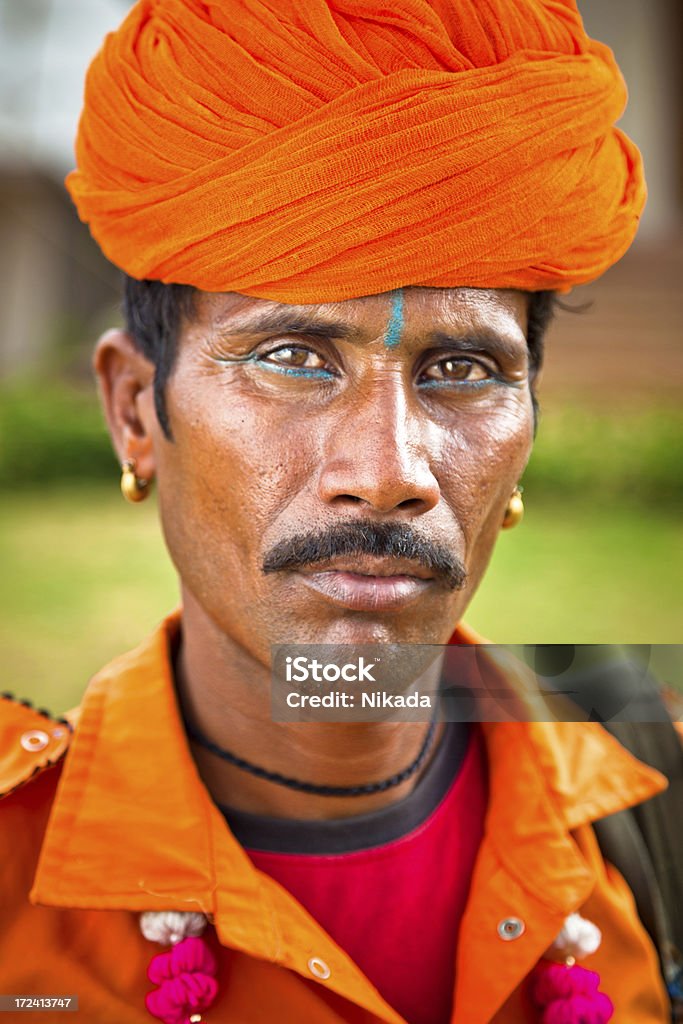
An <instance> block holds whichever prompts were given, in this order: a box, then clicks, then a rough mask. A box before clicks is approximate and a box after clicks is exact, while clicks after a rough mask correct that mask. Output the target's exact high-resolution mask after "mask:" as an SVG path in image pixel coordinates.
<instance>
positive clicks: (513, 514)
mask: <svg viewBox="0 0 683 1024" xmlns="http://www.w3.org/2000/svg"><path fill="white" fill-rule="evenodd" d="M523 518H524V502H523V501H522V488H521V487H515V489H514V491H513V492H512V495H511V497H510V500H509V501H508V503H507V508H506V509H505V515H504V516H503V529H504V530H510V529H512V527H513V526H517V525H518V524H519V523H521V521H522V519H523Z"/></svg>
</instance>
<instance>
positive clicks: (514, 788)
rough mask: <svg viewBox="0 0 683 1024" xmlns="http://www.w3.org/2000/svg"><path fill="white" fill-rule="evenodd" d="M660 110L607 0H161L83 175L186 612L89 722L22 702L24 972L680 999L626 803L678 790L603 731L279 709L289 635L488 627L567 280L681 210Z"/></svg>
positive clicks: (126, 36) (78, 991)
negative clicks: (657, 116) (480, 611)
mask: <svg viewBox="0 0 683 1024" xmlns="http://www.w3.org/2000/svg"><path fill="white" fill-rule="evenodd" d="M623 101H624V96H623V86H622V83H621V80H620V77H619V75H618V71H617V69H616V67H615V65H614V62H613V59H612V57H611V54H610V53H609V51H607V50H606V48H604V47H602V46H600V44H597V43H594V42H593V41H591V40H589V39H587V37H586V36H585V34H584V32H583V29H582V26H581V22H580V19H579V16H578V14H577V12H576V10H575V8H574V5H573V3H571V2H569V0H566V2H562V3H557V2H552V3H551V2H548V3H545V4H544V3H531V2H530V3H526V4H518V3H512V2H511V0H510V2H502V0H498V2H497V3H493V4H491V3H486V4H484V3H475V4H468V5H460V4H458V5H456V4H450V3H448V2H445V0H432V2H431V3H428V2H426V0H405V2H404V3H401V4H396V5H391V6H390V7H387V6H386V5H383V4H367V3H364V4H362V5H357V4H355V3H353V2H351V3H332V2H329V3H328V2H323V0H306V2H305V3H303V2H301V0H287V2H286V0H282V2H278V3H276V4H268V3H261V2H254V3H248V4H242V3H238V2H236V0H235V2H226V0H224V2H222V3H204V2H200V0H156V2H152V0H142V2H140V3H138V4H137V5H136V6H135V8H134V9H133V11H132V12H131V14H130V15H129V17H128V18H127V19H126V21H125V22H124V24H123V26H122V27H121V28H120V30H119V31H118V32H117V33H115V34H114V35H112V36H110V37H108V39H107V41H106V44H105V47H104V49H103V51H102V53H101V54H100V55H99V57H98V58H97V59H96V61H95V63H94V64H93V66H92V68H91V71H90V73H89V80H88V87H87V93H86V106H85V110H84V115H83V119H82V122H81V128H80V133H79V142H78V154H77V155H78V164H79V167H78V170H77V171H76V172H74V174H73V175H72V176H71V177H70V179H69V187H70V190H71V193H72V195H73V197H74V199H75V201H76V203H77V206H78V209H79V212H80V214H81V216H82V217H83V218H84V219H85V220H87V221H88V223H89V224H90V226H91V230H92V231H93V234H94V235H95V237H96V238H97V239H98V241H99V242H100V244H101V246H102V248H103V250H104V251H105V253H106V254H107V255H108V256H109V257H110V258H111V259H112V260H113V261H114V262H115V263H117V264H118V265H120V266H121V267H122V268H123V269H124V271H125V272H126V273H127V274H128V275H129V279H128V284H127V296H126V316H127V329H126V330H125V331H113V332H110V333H108V334H107V335H105V336H104V337H103V338H102V339H101V341H100V343H99V345H98V347H97V351H96V356H95V368H96V371H97V374H98V378H99V382H100V386H101V392H102V398H103V403H104V408H105V412H106V416H107V421H108V424H109V428H110V432H111V435H112V440H113V443H114V447H115V449H116V452H117V455H118V457H119V460H120V462H121V465H122V487H123V490H124V494H125V495H126V496H127V497H129V498H130V499H132V500H140V499H142V498H144V497H145V496H146V495H147V493H148V492H149V488H150V485H151V481H152V480H153V481H154V483H155V486H156V488H157V491H158V495H159V507H160V513H161V518H162V524H163V529H164V534H165V537H166V542H167V545H168V549H169V553H170V555H171V558H172V559H173V561H174V564H175V566H176V568H177V570H178V574H179V577H180V584H181V595H182V611H181V612H179V613H176V614H174V615H173V616H171V617H170V618H169V619H168V620H166V622H165V623H164V624H162V626H161V628H160V629H159V631H157V633H156V634H155V635H154V636H153V637H152V638H151V639H150V640H149V641H146V642H145V643H144V644H143V645H142V646H141V647H140V648H139V649H138V650H137V651H135V652H132V653H131V654H129V655H126V656H124V657H123V658H122V659H120V660H119V661H117V662H115V663H114V664H113V665H112V666H110V667H108V668H107V669H105V670H104V671H103V672H102V673H100V675H99V676H98V677H96V679H95V680H94V681H93V682H92V683H91V685H90V687H89V689H88V692H87V694H86V696H85V698H84V702H83V705H82V707H81V709H80V710H79V711H78V712H76V713H74V714H73V715H71V716H69V718H68V719H67V720H65V721H63V722H58V723H52V722H50V721H49V720H47V719H45V718H43V717H41V716H40V715H39V714H37V713H35V712H33V711H31V710H30V709H27V708H25V707H22V706H21V705H15V704H12V703H10V702H7V704H6V706H5V708H4V709H3V710H4V712H5V713H4V717H3V718H2V720H1V723H2V730H3V747H2V749H3V751H4V752H5V755H4V762H3V767H2V773H1V774H0V780H1V781H2V790H3V792H5V793H7V795H6V796H5V798H4V800H3V801H2V803H0V828H1V829H2V835H3V837H4V839H5V841H6V842H7V853H6V855H5V856H4V858H3V866H4V871H5V874H6V878H5V880H4V884H5V888H4V892H5V893H7V894H8V895H7V898H6V904H5V907H6V909H5V914H6V920H5V922H4V926H3V929H2V936H3V955H2V966H1V967H0V981H1V982H2V988H3V991H4V992H8V993H9V992H13V993H19V992H21V993H26V994H30V995H31V996H32V997H40V996H41V995H42V996H44V995H46V994H50V993H52V994H55V995H57V994H60V993H61V995H62V996H63V995H65V994H66V993H67V992H68V993H70V994H73V995H78V997H79V1000H80V1004H79V1005H80V1009H79V1012H80V1013H81V1014H82V1015H83V1018H84V1019H86V1020H88V1021H90V1020H92V1021H98V1022H99V1021H102V1022H105V1024H108V1022H111V1024H115V1022H116V1024H121V1022H126V1024H127V1022H137V1021H140V1022H142V1021H144V1020H149V1019H151V1018H150V1016H149V1014H150V1013H151V1014H152V1015H154V1016H156V1017H157V1018H159V1019H161V1020H165V1021H178V1022H180V1021H183V1022H185V1021H198V1020H206V1021H207V1022H208V1021H230V1022H246V1021H249V1022H264V1024H265V1022H266V1021H267V1022H273V1021H277V1022H283V1024H294V1022H295V1021H296V1022H299V1021H309V1020H310V1021H316V1022H317V1021H319V1022H321V1024H332V1022H333V1021H334V1022H342V1021H344V1022H347V1021H348V1022H364V1024H370V1022H375V1021H387V1022H394V1024H400V1022H401V1021H408V1022H409V1024H445V1022H446V1021H449V1020H453V1021H456V1022H457V1024H484V1022H488V1021H496V1022H499V1024H505V1022H513V1021H514V1022H516V1021H536V1020H539V1021H540V1020H547V1021H549V1020H551V1019H552V1020H558V1019H562V1020H576V1021H579V1020H588V1019H591V1020H596V1021H597V1020H600V1021H603V1020H604V1021H606V1020H608V1019H609V1017H610V1015H611V1013H612V1007H614V1012H615V1014H616V1016H615V1019H616V1020H618V1021H624V1022H629V1024H630V1022H634V1024H635V1022H638V1024H655V1022H658V1024H662V1022H663V1021H665V1020H666V1019H667V1015H668V1010H667V1004H666V993H665V991H664V987H663V984H662V982H661V980H660V977H659V971H658V965H657V957H656V954H655V951H654V948H653V945H652V942H651V941H650V939H649V937H648V935H647V933H646V932H645V929H644V928H643V926H642V925H641V924H640V922H639V920H638V916H637V913H636V911H635V908H634V905H633V900H632V897H631V894H630V891H629V889H628V886H627V885H626V883H625V882H624V880H623V878H622V877H621V876H620V875H619V873H618V872H616V871H615V870H614V869H613V868H612V867H611V866H610V865H609V864H607V863H605V861H604V860H603V858H602V855H601V853H600V849H599V847H598V844H597V841H596V838H595V834H594V832H593V829H592V826H591V823H592V822H593V821H595V820H596V819H598V818H601V817H604V816H605V815H609V814H611V813H613V812H615V811H618V810H619V809H621V808H623V807H626V806H630V805H632V804H634V803H637V802H639V801H642V800H646V799H647V798H649V797H651V796H653V795H654V794H655V793H657V792H659V791H660V790H661V789H662V788H663V787H664V782H663V780H662V778H661V776H659V774H658V773H656V772H654V771H652V770H651V769H649V768H647V767H645V766H644V765H641V764H640V763H639V762H637V761H635V760H634V759H633V758H631V757H630V756H629V755H628V754H627V753H626V752H625V751H624V750H623V749H622V748H621V747H620V746H619V745H618V744H617V743H616V742H615V741H613V740H611V739H610V738H609V737H608V736H607V735H606V734H604V733H603V732H602V731H601V729H600V728H599V726H597V725H594V724H590V723H584V724H576V723H557V722H555V723H546V724H543V723H524V722H512V723H498V724H495V723H494V724H487V723H483V724H482V726H481V728H479V727H475V726H472V727H467V726H466V725H465V724H458V723H451V724H449V725H447V726H444V725H443V724H440V725H435V724H434V723H429V722H396V721H390V722H383V723H368V722H365V723H351V722H343V723H342V722H340V723H336V724H324V723H323V724H321V723H318V724H314V723H311V722H307V723H283V722H276V721H274V720H273V718H272V716H271V713H270V703H269V690H270V665H271V647H272V645H274V644H298V643H309V642H315V643H317V644H336V645H340V644H342V645H345V644H352V645H357V644H363V643H375V644H377V643H379V644H388V643H391V644H395V643H402V644H416V643H428V644H446V643H449V642H451V643H453V644H467V643H476V642H477V638H476V637H475V636H474V635H473V634H472V633H471V632H470V631H469V630H467V628H466V627H465V626H463V625H457V624H458V623H460V622H461V618H462V616H463V614H464V612H465V609H466V607H467V604H468V602H469V600H470V599H471V597H472V595H473V593H474V591H475V590H476V587H477V585H478V583H479V581H480V579H481V577H482V575H483V573H484V571H485V569H486V565H487V563H488V560H489V558H490V555H491V552H492V549H493V546H494V543H495V540H496V538H497V535H498V532H499V530H500V529H501V526H502V525H503V524H506V525H514V523H515V522H516V521H517V520H518V519H519V517H520V514H521V498H520V494H519V490H518V484H519V480H520V478H521V476H522V473H523V470H524V467H525V465H526V463H527V460H528V458H529V454H530V450H531V445H532V439H533V434H534V416H535V397H534V385H535V377H536V373H537V371H538V369H539V365H540V359H541V342H542V335H543V329H544V327H545V324H546V323H547V320H548V317H549V314H550V310H551V306H552V299H551V295H550V292H552V291H553V290H566V289H567V288H568V287H570V286H571V285H573V284H577V283H580V282H582V281H586V280H590V279H592V278H593V277H595V276H596V275H597V274H599V273H600V272H601V271H602V270H604V269H605V268H606V267H607V266H609V265H610V264H611V263H612V262H614V261H615V260H616V259H618V258H619V256H620V255H621V254H622V253H623V252H624V251H625V249H626V248H627V246H628V244H629V243H630V241H631V239H632V237H633V234H634V232H635V229H636V224H637V219H638V216H639V213H640V210H641V208H642V204H643V200H644V186H643V182H642V175H641V171H640V163H639V157H638V154H637V151H636V150H635V149H634V147H633V146H632V144H631V143H630V142H629V141H628V140H627V139H626V138H625V137H624V136H623V135H622V134H621V133H619V131H618V130H616V129H613V128H612V125H613V122H614V120H615V119H616V118H617V117H618V116H619V113H620V111H621V108H622V106H623ZM162 282H163V283H162ZM122 557H125V553H122ZM454 630H455V632H454ZM72 727H73V728H74V735H73V738H71V736H70V731H71V728H72ZM67 748H68V749H67ZM34 775H35V777H33V776H34ZM577 913H578V914H580V916H579V917H577V916H576V915H577ZM150 915H151V916H150ZM200 935H201V938H200ZM154 942H159V943H161V946H162V947H163V951H162V952H159V949H160V947H156V949H155V947H154V945H153V943H154ZM155 952H156V953H158V955H157V956H155ZM579 958H581V959H583V960H585V968H588V969H590V970H593V971H595V972H597V973H596V974H589V973H587V972H586V971H585V970H584V969H583V967H582V966H581V965H575V964H574V961H575V960H576V959H579ZM150 961H151V963H150ZM148 965H149V967H148ZM148 971H149V973H148ZM598 975H599V977H598ZM154 986H156V987H154ZM29 1005H30V1006H31V1007H32V1008H31V1009H29V1010H28V1011H23V1010H22V1012H28V1013H29V1019H30V1015H31V1012H33V1013H34V1016H35V1017H36V1019H38V1018H37V1015H38V1014H42V1013H43V1012H44V1008H43V1007H41V1006H40V1005H39V1004H38V1003H32V1004H29ZM553 1015H554V1016H553Z"/></svg>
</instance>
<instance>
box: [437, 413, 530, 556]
mask: <svg viewBox="0 0 683 1024" xmlns="http://www.w3.org/2000/svg"><path fill="white" fill-rule="evenodd" d="M527 398H528V400H527ZM532 443H533V413H532V406H531V398H530V397H528V396H526V397H525V396H514V397H513V398H512V399H511V400H509V401H507V402H505V403H504V404H502V405H501V407H500V409H498V410H496V412H495V413H492V414H487V415H482V416H480V417H479V416H476V415H472V416H469V417H463V418H462V420H461V421H460V422H459V423H458V425H457V428H456V429H455V430H454V431H453V433H452V434H451V436H450V438H449V444H448V460H447V468H446V469H445V473H444V478H443V480H442V493H443V497H444V499H445V500H446V501H447V503H448V504H449V505H450V506H451V508H452V509H453V512H454V515H455V516H456V518H457V520H458V522H459V523H460V524H461V528H462V531H463V534H464V537H465V543H466V548H467V551H468V553H470V554H472V555H475V554H476V552H477V549H478V547H480V546H482V547H483V548H486V549H488V550H489V552H490V549H491V548H492V547H493V543H494V541H495V538H496V536H497V534H498V531H499V530H500V525H501V522H502V519H503V514H504V511H505V506H506V505H507V502H508V500H509V498H510V495H511V494H512V492H513V490H514V488H515V486H516V485H517V483H518V482H519V480H520V477H521V476H522V473H523V472H524V468H525V466H526V464H527V461H528V459H529V455H530V453H531V447H532ZM484 554H485V552H484Z"/></svg>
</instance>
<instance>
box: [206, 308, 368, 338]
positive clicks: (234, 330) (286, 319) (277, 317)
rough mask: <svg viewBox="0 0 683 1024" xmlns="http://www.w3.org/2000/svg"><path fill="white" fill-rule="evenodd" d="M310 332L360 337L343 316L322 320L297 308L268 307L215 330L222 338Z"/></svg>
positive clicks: (319, 334) (328, 336)
mask: <svg viewBox="0 0 683 1024" xmlns="http://www.w3.org/2000/svg"><path fill="white" fill-rule="evenodd" d="M272 332H276V333H278V334H307V335H313V336H314V337H316V338H330V339H334V338H357V337H359V336H360V334H361V331H360V329H359V328H358V327H352V326H351V325H350V324H347V323H344V322H343V321H340V320H323V319H321V318H319V317H311V316H310V315H309V316H307V315H306V314H302V313H300V312H297V311H296V310H287V309H268V310H263V311H261V312H258V313H254V314H252V315H251V316H244V317H238V318H237V319H236V320H235V321H231V322H230V323H227V324H226V323H220V324H218V325H217V326H216V333H217V334H218V335H219V336H220V337H221V338H233V337H237V336H238V335H240V334H270V333H272Z"/></svg>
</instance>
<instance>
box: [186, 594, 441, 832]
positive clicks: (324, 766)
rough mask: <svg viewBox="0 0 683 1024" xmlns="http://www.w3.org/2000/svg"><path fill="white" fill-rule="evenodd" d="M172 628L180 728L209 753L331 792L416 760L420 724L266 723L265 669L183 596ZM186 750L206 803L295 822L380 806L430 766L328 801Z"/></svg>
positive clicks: (200, 750)
mask: <svg viewBox="0 0 683 1024" xmlns="http://www.w3.org/2000/svg"><path fill="white" fill-rule="evenodd" d="M182 621H183V625H182V636H181V642H180V646H179V648H178V650H177V652H176V656H175V676H176V691H177V694H178V701H179V703H180V707H181V710H182V713H183V715H184V717H185V718H186V719H187V721H188V722H191V723H192V724H193V725H194V726H195V727H196V728H197V729H198V731H199V732H200V733H202V734H203V735H204V736H205V737H206V738H207V739H209V740H211V741H212V742H213V743H215V744H217V745H218V746H219V747H222V748H223V749H227V750H229V751H230V752H231V753H233V754H236V755H237V756H239V757H242V758H244V759H245V760H247V761H250V762H252V763H254V764H257V765H259V766H261V767H263V768H266V769H268V770H269V771H273V772H279V773H280V774H282V775H286V776H289V777H294V778H297V779H301V780H304V781H306V782H313V783H316V784H317V785H331V786H359V785H364V784H366V783H369V782H377V781H380V780H382V779H385V778H388V777H389V776H391V775H394V774H395V773H397V772H400V771H402V770H403V769H404V768H406V767H407V766H408V765H409V764H410V763H411V762H412V761H413V760H414V759H415V757H416V756H417V754H418V753H419V750H420V748H421V746H422V743H423V742H424V739H425V736H426V733H427V729H428V727H429V726H428V723H426V722H381V723H374V722H354V723H351V722H349V723H344V722H323V723H315V722H274V721H273V719H272V717H271V714H270V669H269V667H267V666H266V665H264V664H263V663H262V662H260V661H259V660H257V658H255V657H254V656H253V655H252V654H250V653H249V652H248V651H247V650H246V649H245V648H244V647H242V646H240V645H239V644H237V643H236V642H235V641H234V640H232V639H230V638H229V637H227V636H226V635H225V634H224V633H223V632H222V631H220V630H219V629H218V627H217V626H216V625H215V623H213V622H212V621H211V620H210V619H208V617H207V616H206V614H205V613H204V611H203V610H202V609H201V608H200V606H199V605H198V604H197V602H196V601H195V600H194V599H193V598H192V596H191V595H190V594H185V595H184V605H183V620H182ZM442 728H443V726H442V725H440V726H439V727H438V731H437V735H436V737H435V742H434V743H433V746H432V750H434V749H436V747H437V745H438V742H439V739H440V736H441V731H442ZM190 749H191V751H192V754H193V757H194V760H195V763H196V765H197V769H198V771H199V774H200V776H201V778H202V781H203V782H204V784H205V786H206V787H207V789H208V791H209V793H210V794H211V796H212V798H213V800H214V801H215V802H216V803H218V804H222V805H224V806H230V807H233V808H235V809H237V810H241V811H249V812H251V813H255V814H266V815H270V816H272V817H281V818H297V819H325V818H344V817H349V816H353V815H357V814H364V813H367V812H369V811H373V810H379V809H380V808H381V807H385V806H388V805H389V804H391V803H394V802H395V801H397V800H400V799H402V798H403V797H405V796H407V795H408V794H409V793H410V792H411V791H412V790H413V789H414V787H415V785H416V784H417V782H418V781H419V779H420V777H421V775H422V774H423V773H424V771H425V769H426V767H427V765H428V764H429V761H430V759H431V758H430V757H428V758H427V759H426V761H425V764H424V765H423V766H422V769H421V771H420V772H418V773H416V775H414V776H413V777H412V778H410V779H408V780H406V781H405V782H404V783H402V784H401V785H399V786H395V787H393V788H392V789H390V790H386V791H385V792H380V793H373V794H366V795H363V796H341V797H337V796H335V797H328V796H319V795H316V794H310V793H301V792H297V791H295V790H291V789H288V788H286V787H284V786H282V785H278V784H277V783H273V782H269V781H267V780H264V779H260V778H257V777H255V776H253V775H251V774H248V773H247V772H245V771H243V770H242V769H240V768H236V767H235V766H233V765H231V764H228V763H227V762H225V761H224V760H222V759H221V758H220V757H218V756H216V755H215V754H212V753H210V752H209V751H207V750H205V749H204V748H203V747H201V746H199V745H198V744H197V743H195V742H193V741H191V742H190Z"/></svg>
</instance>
